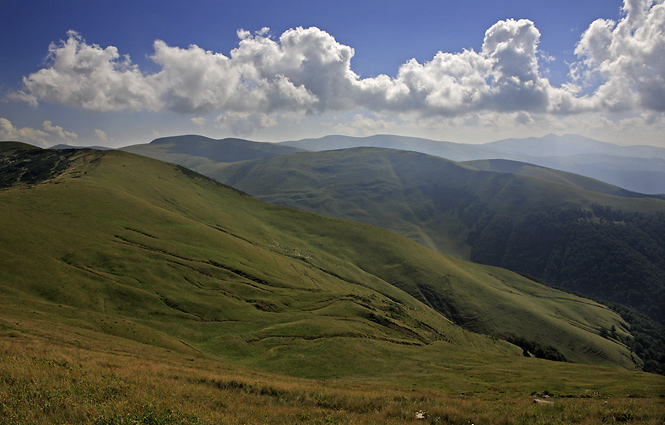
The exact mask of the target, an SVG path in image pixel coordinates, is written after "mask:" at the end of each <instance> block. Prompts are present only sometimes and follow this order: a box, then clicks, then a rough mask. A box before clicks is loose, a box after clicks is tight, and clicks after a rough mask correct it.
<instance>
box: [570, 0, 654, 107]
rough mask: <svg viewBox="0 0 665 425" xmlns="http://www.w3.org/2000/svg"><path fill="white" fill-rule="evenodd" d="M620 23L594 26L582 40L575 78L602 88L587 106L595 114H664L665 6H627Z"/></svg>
mask: <svg viewBox="0 0 665 425" xmlns="http://www.w3.org/2000/svg"><path fill="white" fill-rule="evenodd" d="M623 13H624V16H623V17H622V19H621V20H620V21H619V22H614V21H612V20H608V19H598V20H596V21H594V22H593V23H592V24H591V25H590V26H589V28H588V29H587V30H586V31H585V32H584V34H583V35H582V38H581V40H580V41H579V43H578V44H577V47H576V49H575V54H576V55H577V56H578V58H579V59H580V61H579V62H578V63H576V64H575V66H574V68H573V76H574V77H576V78H578V79H580V80H583V81H590V80H593V78H600V79H601V80H602V84H601V85H600V87H598V89H597V90H595V92H594V93H592V94H591V95H589V96H588V97H587V98H586V99H585V100H586V102H587V107H588V108H591V109H596V110H618V111H622V110H634V109H643V110H652V111H660V112H663V111H665V3H664V2H663V0H625V2H624V5H623Z"/></svg>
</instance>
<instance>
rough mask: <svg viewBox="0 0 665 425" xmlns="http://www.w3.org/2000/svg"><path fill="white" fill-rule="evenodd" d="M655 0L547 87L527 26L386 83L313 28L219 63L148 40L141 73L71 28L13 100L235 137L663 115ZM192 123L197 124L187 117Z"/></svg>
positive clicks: (662, 17) (500, 25)
mask: <svg viewBox="0 0 665 425" xmlns="http://www.w3.org/2000/svg"><path fill="white" fill-rule="evenodd" d="M663 1H664V0H625V4H624V6H623V14H622V19H621V20H620V21H619V22H614V21H611V20H603V19H599V20H596V21H595V22H593V23H592V24H591V25H590V26H589V28H588V29H587V30H586V31H585V32H584V34H583V35H582V37H581V39H580V41H579V43H578V44H577V46H576V48H575V54H576V56H577V61H576V62H575V63H573V64H572V65H571V73H570V81H569V83H567V84H564V85H562V86H560V87H555V86H553V85H552V84H551V83H550V82H549V80H548V79H547V78H546V77H545V76H544V74H546V72H545V70H543V69H542V68H541V63H540V60H539V51H538V43H539V39H540V32H539V31H538V29H537V28H536V27H535V25H534V24H533V22H531V21H529V20H525V19H522V20H512V19H509V20H504V21H499V22H497V23H496V24H494V25H493V26H492V27H490V28H489V29H488V30H487V31H486V33H485V37H484V41H483V45H482V49H481V50H480V51H478V52H476V51H474V50H464V51H462V52H459V53H445V52H439V53H438V54H436V55H435V56H434V58H433V59H432V60H431V61H429V62H425V63H419V62H418V61H416V60H415V59H412V60H410V61H408V62H406V63H405V64H403V65H402V66H401V67H400V68H399V69H398V71H397V73H396V75H395V76H394V77H390V76H388V75H379V76H376V77H371V78H361V77H360V76H359V75H358V74H357V73H355V72H354V71H353V69H352V68H351V59H352V57H353V56H354V50H353V48H352V47H349V46H346V45H343V44H340V43H338V42H337V41H336V40H335V38H334V37H333V36H332V35H330V34H328V33H326V32H325V31H322V30H321V29H319V28H315V27H312V28H295V29H290V30H288V31H285V32H284V33H283V34H281V36H279V38H278V39H273V38H272V37H271V36H270V35H269V31H268V29H267V28H264V29H262V30H261V31H258V32H256V33H254V34H252V33H250V32H248V31H244V30H239V31H238V37H239V43H238V47H237V48H235V49H234V50H232V51H231V52H230V54H229V55H228V56H226V55H224V54H221V53H215V52H211V51H206V50H203V49H201V48H200V47H198V46H196V45H191V46H189V47H187V48H181V47H175V46H169V45H167V44H166V43H165V42H163V41H161V40H157V41H155V43H154V53H153V54H152V56H151V59H152V60H153V61H154V62H155V63H156V64H157V65H158V66H159V70H158V72H155V73H151V74H147V73H143V72H142V71H141V70H140V69H139V68H138V66H137V65H135V64H132V62H131V60H130V58H129V57H128V56H123V55H121V54H120V53H119V52H118V49H117V48H115V47H113V46H108V47H101V46H99V45H96V44H88V43H87V42H86V41H85V40H84V39H83V38H82V37H81V36H80V35H79V34H78V33H76V32H73V31H70V32H69V33H68V39H67V40H65V41H61V42H60V43H57V44H55V43H54V44H51V46H50V47H49V57H48V64H47V66H46V67H45V68H43V69H41V70H39V71H37V72H35V73H33V74H30V75H29V76H27V77H24V79H23V88H22V90H20V91H18V92H15V93H13V94H12V95H11V97H12V98H14V99H20V100H23V101H25V102H28V103H30V104H32V105H37V104H38V102H42V101H43V102H52V103H56V104H62V105H70V106H77V107H80V108H84V109H86V110H92V111H118V110H124V109H132V110H140V109H142V110H151V111H171V112H177V113H183V114H191V115H196V116H202V115H205V114H208V113H212V112H215V113H219V116H218V117H217V119H216V121H215V122H216V123H217V125H218V126H221V127H229V128H231V129H232V130H233V131H237V132H246V131H251V128H255V127H259V128H260V127H270V126H272V125H275V117H276V116H277V115H283V114H287V115H289V116H303V115H307V114H322V113H327V112H345V111H355V110H364V111H368V112H371V113H377V114H382V113H396V114H410V115H411V116H414V117H417V118H419V119H430V118H436V117H445V118H455V117H462V116H473V115H474V114H478V113H488V114H494V113H499V114H511V115H515V116H518V117H520V119H522V120H526V121H528V120H529V119H530V114H555V115H562V116H564V115H572V114H579V113H585V112H601V113H606V112H663V111H665V4H664V3H663ZM197 119H198V118H197Z"/></svg>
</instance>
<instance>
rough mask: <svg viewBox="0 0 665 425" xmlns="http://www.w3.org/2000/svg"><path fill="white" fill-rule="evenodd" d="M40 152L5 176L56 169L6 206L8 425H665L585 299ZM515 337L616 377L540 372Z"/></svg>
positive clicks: (168, 173) (141, 170)
mask: <svg viewBox="0 0 665 425" xmlns="http://www.w3.org/2000/svg"><path fill="white" fill-rule="evenodd" d="M43 153H44V155H45V156H44V158H40V157H39V156H30V160H29V159H28V157H26V153H25V152H23V153H22V152H18V151H13V152H5V153H4V154H2V155H0V168H2V169H5V168H7V167H9V166H11V165H12V164H16V163H17V162H19V163H21V169H27V170H29V169H30V168H31V167H30V166H29V162H30V161H36V163H37V164H39V167H38V168H40V169H41V170H42V172H41V173H39V176H41V177H40V179H35V180H31V181H30V182H27V181H25V180H22V179H16V180H15V181H14V182H13V184H12V185H11V186H9V187H6V188H4V189H2V190H0V270H2V273H1V274H0V418H2V420H0V421H2V422H3V423H9V424H32V423H63V424H64V423H72V424H73V423H94V424H131V423H143V424H218V423H224V424H226V423H228V424H239V423H348V424H357V423H367V424H370V423H395V424H401V423H410V422H412V421H413V420H415V419H416V413H417V412H420V411H423V414H424V415H425V416H426V418H427V420H428V421H430V422H433V423H451V424H453V423H492V424H496V423H502V424H518V423H544V422H547V423H552V424H565V423H571V422H580V421H584V422H585V423H607V422H611V421H613V420H614V421H616V420H619V421H621V422H625V423H646V424H657V423H659V422H661V421H662V419H663V418H664V417H665V409H664V407H663V403H662V397H663V396H665V394H664V393H663V389H664V388H665V381H664V380H663V379H664V378H663V377H659V376H656V375H650V374H644V373H638V372H632V371H629V370H626V369H625V368H631V367H634V364H632V363H631V358H633V357H632V356H631V355H630V353H628V351H627V350H626V349H625V347H624V346H623V345H622V343H621V342H620V338H619V337H610V338H607V337H603V336H601V335H600V328H601V327H612V326H614V327H615V329H616V331H617V333H618V335H620V336H621V337H625V336H627V335H629V333H628V331H627V329H626V328H625V324H624V322H623V321H622V320H621V319H620V318H619V317H618V316H617V315H616V314H614V313H612V312H611V311H609V310H608V309H607V308H604V307H602V306H600V305H597V304H595V303H593V302H591V301H589V300H585V299H583V298H579V297H576V296H572V295H569V294H565V293H561V292H558V291H555V290H552V289H550V288H547V287H543V286H541V285H538V284H536V283H534V282H531V281H529V280H527V279H524V278H522V277H520V276H518V275H515V274H513V273H511V272H508V271H506V270H502V269H497V268H492V267H485V266H477V265H474V264H471V263H468V262H464V261H461V260H456V259H453V258H448V257H444V256H441V255H440V254H437V253H436V252H433V251H430V250H427V249H425V248H423V247H422V246H420V245H418V244H415V243H413V242H411V241H409V240H407V239H404V238H403V237H400V236H398V235H396V234H394V233H391V232H388V231H385V230H383V229H379V228H375V227H372V226H368V225H364V224H358V223H352V222H347V221H343V220H338V219H332V218H325V217H321V216H316V215H312V214H308V213H303V212H300V211H297V210H293V209H287V208H283V207H277V206H274V205H270V204H266V203H264V202H261V201H258V200H256V199H254V198H251V197H249V196H247V195H246V194H243V193H241V192H238V191H237V190H234V189H231V188H229V187H226V186H223V185H221V184H219V183H216V182H214V181H211V180H209V179H207V178H204V177H202V176H200V175H197V174H194V173H192V172H190V171H189V170H187V169H184V168H181V167H178V166H174V165H171V164H165V163H161V162H158V161H153V160H148V159H146V158H141V157H138V156H135V155H131V154H127V153H123V152H99V151H90V150H69V151H43ZM54 153H55V154H57V156H56V157H55V158H53V157H51V155H52V154H54ZM45 164H47V165H48V164H51V166H50V168H49V167H45V166H44V165H45ZM65 165H66V166H65ZM49 170H50V171H49ZM400 288H402V289H400ZM409 292H413V293H414V295H415V297H413V296H411V295H409ZM419 299H420V300H421V301H419ZM433 307H434V308H433ZM442 313H445V314H442ZM446 315H447V316H448V317H450V318H452V319H453V320H455V321H458V322H459V323H462V324H465V325H466V326H467V327H469V328H472V329H478V330H482V331H483V332H485V333H487V334H490V335H494V337H492V336H485V335H480V334H475V333H471V332H469V331H468V330H464V329H462V328H460V327H459V326H457V325H455V324H454V323H452V321H451V320H449V319H448V318H447V317H446ZM508 334H510V335H511V336H520V337H522V338H524V339H525V340H528V341H530V342H533V343H537V344H538V345H539V348H541V349H547V348H548V347H549V346H550V345H551V346H552V348H554V349H556V351H557V352H558V353H561V354H564V355H565V356H566V357H567V358H568V359H569V360H574V361H578V362H585V363H593V364H596V365H598V364H606V365H611V366H612V367H611V368H610V367H603V366H595V365H594V366H592V365H588V364H572V363H567V362H551V361H547V360H541V359H537V358H533V357H532V356H531V358H527V357H524V356H523V354H522V352H523V349H521V348H518V347H516V346H515V345H511V344H508V343H506V342H504V341H501V340H499V339H497V338H496V336H502V335H508ZM534 350H535V349H534ZM530 354H532V355H533V354H535V352H531V353H530ZM617 365H622V366H623V367H624V368H620V367H617ZM547 396H550V397H549V398H547ZM535 399H538V400H541V401H543V400H544V401H548V402H551V403H542V402H538V403H536V402H535V401H534V400H535Z"/></svg>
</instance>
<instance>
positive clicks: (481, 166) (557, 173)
mask: <svg viewBox="0 0 665 425" xmlns="http://www.w3.org/2000/svg"><path fill="white" fill-rule="evenodd" d="M464 164H466V165H470V166H472V167H474V168H476V169H478V170H485V171H498V172H502V173H515V174H522V175H525V176H531V177H537V178H539V179H544V180H549V181H552V182H555V183H560V184H565V185H568V186H573V187H578V188H580V189H585V190H590V191H592V192H598V193H606V194H608V195H615V196H624V197H629V198H636V197H637V198H639V197H644V196H654V195H645V194H643V193H638V192H632V191H630V190H626V189H622V188H620V187H617V186H615V185H613V184H609V183H605V182H604V181H601V180H598V179H593V178H590V177H584V176H581V175H579V174H575V173H569V172H566V171H561V170H557V169H554V168H548V167H541V166H539V165H534V164H529V163H526V162H519V161H511V160H507V159H479V160H475V161H465V162H464Z"/></svg>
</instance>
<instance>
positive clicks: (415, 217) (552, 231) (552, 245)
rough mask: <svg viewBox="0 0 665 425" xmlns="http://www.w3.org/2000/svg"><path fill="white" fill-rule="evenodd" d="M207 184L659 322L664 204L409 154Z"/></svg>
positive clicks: (381, 154) (335, 154)
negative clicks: (366, 226) (393, 234)
mask: <svg viewBox="0 0 665 425" xmlns="http://www.w3.org/2000/svg"><path fill="white" fill-rule="evenodd" d="M211 176H212V177H214V178H216V179H218V180H220V181H222V182H225V183H227V184H229V185H231V186H233V187H237V188H239V189H241V190H244V191H246V192H248V193H250V194H252V195H254V196H257V197H259V198H261V199H264V200H267V201H269V202H273V203H276V204H280V205H287V206H291V207H296V208H301V209H304V210H307V211H312V212H316V213H320V214H327V215H331V216H336V217H343V218H348V219H353V220H358V221H361V222H366V223H370V224H375V225H379V226H382V227H385V228H388V229H392V230H395V231H397V232H399V233H401V234H402V235H405V236H407V237H409V238H411V239H413V240H415V241H418V242H419V243H422V244H423V245H425V246H428V247H430V248H433V249H436V250H438V251H439V252H443V253H446V254H453V255H456V256H460V257H462V258H468V259H471V260H472V261H474V262H480V263H485V264H491V265H496V266H501V267H506V268H509V269H511V270H514V271H517V272H520V273H526V274H529V275H531V276H535V277H537V278H540V279H544V280H545V281H547V282H548V283H550V284H554V285H559V286H563V287H565V288H568V289H572V290H576V291H580V292H583V293H585V294H587V295H591V296H595V297H601V298H604V299H607V300H610V301H616V302H619V303H624V304H627V305H630V306H633V307H636V308H639V309H641V310H642V311H643V312H645V313H647V314H649V315H650V316H651V317H652V318H655V319H657V320H660V321H662V320H663V313H664V312H663V305H665V201H663V200H662V199H657V198H650V197H642V198H626V197H620V196H612V195H608V194H604V193H599V192H591V191H588V190H583V189H581V188H579V187H574V186H571V185H570V184H559V183H556V182H554V181H549V180H543V179H538V178H534V177H530V176H525V175H519V174H513V173H500V172H491V171H479V170H477V169H474V168H472V167H470V166H467V165H464V164H460V163H455V162H452V161H447V160H444V159H441V158H437V157H432V156H427V155H423V154H419V153H415V152H404V151H394V150H385V149H374V148H356V149H348V150H341V151H327V152H316V153H299V154H293V155H285V156H279V157H275V158H271V159H263V160H257V161H249V162H245V163H237V164H230V165H228V166H225V167H220V168H219V169H218V170H217V172H216V173H214V174H211Z"/></svg>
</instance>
